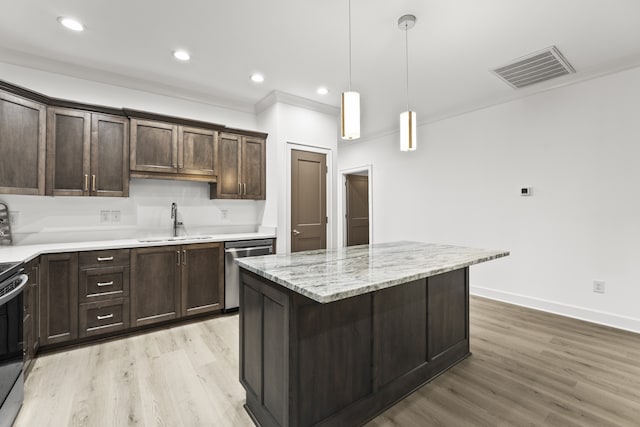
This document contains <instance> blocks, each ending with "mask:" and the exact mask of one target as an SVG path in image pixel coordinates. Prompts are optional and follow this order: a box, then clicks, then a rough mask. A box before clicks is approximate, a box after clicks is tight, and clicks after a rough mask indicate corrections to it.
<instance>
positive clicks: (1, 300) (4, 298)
mask: <svg viewBox="0 0 640 427" xmlns="http://www.w3.org/2000/svg"><path fill="white" fill-rule="evenodd" d="M17 279H20V284H19V285H18V286H16V287H15V288H13V289H12V290H10V291H9V292H8V293H6V294H4V295H2V296H1V297H0V305H3V304H4V303H6V302H8V301H11V299H12V298H13V297H14V296H16V295H18V294H19V293H20V292H22V289H24V287H25V286H26V285H27V282H28V281H29V276H27V275H26V274H21V275H19V276H16V277H15V279H11V280H17ZM5 283H6V282H5Z"/></svg>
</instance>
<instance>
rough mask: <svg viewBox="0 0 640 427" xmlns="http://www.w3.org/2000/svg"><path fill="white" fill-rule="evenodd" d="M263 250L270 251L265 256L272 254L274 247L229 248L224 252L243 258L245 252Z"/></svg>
mask: <svg viewBox="0 0 640 427" xmlns="http://www.w3.org/2000/svg"><path fill="white" fill-rule="evenodd" d="M262 250H268V251H269V252H268V253H266V254H264V255H268V254H272V253H273V246H252V247H250V248H227V249H225V250H224V252H225V253H227V254H235V255H236V256H238V257H241V256H242V255H241V254H242V253H244V252H254V251H262Z"/></svg>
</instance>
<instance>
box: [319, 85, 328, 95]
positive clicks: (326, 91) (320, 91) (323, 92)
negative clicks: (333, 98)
mask: <svg viewBox="0 0 640 427" xmlns="http://www.w3.org/2000/svg"><path fill="white" fill-rule="evenodd" d="M316 92H318V95H326V94H328V93H329V89H327V88H326V87H324V86H320V87H319V88H318V90H317V91H316Z"/></svg>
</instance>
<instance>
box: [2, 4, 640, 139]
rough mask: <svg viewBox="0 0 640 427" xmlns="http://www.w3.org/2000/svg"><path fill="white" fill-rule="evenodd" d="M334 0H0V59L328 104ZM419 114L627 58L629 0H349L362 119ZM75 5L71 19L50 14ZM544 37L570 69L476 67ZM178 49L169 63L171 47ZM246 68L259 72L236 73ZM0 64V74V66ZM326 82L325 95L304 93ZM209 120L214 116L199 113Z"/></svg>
mask: <svg viewBox="0 0 640 427" xmlns="http://www.w3.org/2000/svg"><path fill="white" fill-rule="evenodd" d="M347 5H348V2H347V0H271V1H268V0H229V1H221V0H182V1H175V0H110V1H98V0H91V1H87V0H19V1H17V0H0V6H1V7H0V10H2V14H1V15H0V61H3V62H9V63H16V64H19V65H28V66H35V67H38V68H44V69H49V70H52V71H56V72H63V73H66V74H70V75H75V76H79V77H85V78H87V77H88V78H91V79H94V80H98V81H102V82H105V83H113V84H119V85H123V86H127V87H133V88H138V89H143V90H151V91H156V92H159V93H164V94H174V95H175V94H180V95H182V96H184V97H186V98H191V99H198V100H205V101H207V102H211V103H215V104H218V105H226V106H230V107H232V108H237V109H241V110H252V109H253V107H254V105H255V104H256V103H257V102H258V101H259V100H261V99H262V98H264V97H265V96H266V95H267V94H268V93H270V92H271V91H273V90H277V91H282V92H286V93H289V94H293V95H297V96H300V97H304V98H308V99H311V100H315V101H318V102H321V103H326V104H329V105H333V106H336V107H337V106H339V101H340V93H341V92H342V91H344V90H346V89H347V85H348V73H347V64H348V48H347V46H348V43H347V40H348V38H347V37H348V33H347V28H348V27H347V24H348V21H347ZM406 13H412V14H414V15H416V16H417V18H418V20H417V23H416V26H415V28H414V29H412V30H410V31H409V34H408V36H409V52H410V53H409V55H410V62H409V66H410V87H411V94H410V103H411V107H412V108H411V109H412V110H415V111H417V113H418V120H419V122H425V121H429V120H433V119H436V118H438V117H442V116H446V115H450V114H456V113H460V112H463V111H468V110H471V109H475V108H479V107H482V106H486V105H490V104H494V103H497V102H502V101H505V100H508V99H513V98H515V97H519V96H525V95H527V94H530V93H532V92H536V91H539V90H544V89H548V88H550V87H554V86H557V85H558V84H566V83H568V82H571V81H575V80H581V79H585V78H589V77H592V76H595V75H600V74H603V73H608V72H611V71H616V70H620V69H624V68H629V67H633V66H638V65H640V1H638V0H606V1H605V0H483V1H479V0H456V1H451V0H352V34H353V35H352V37H353V58H352V63H353V90H356V91H359V92H360V93H361V100H362V101H361V102H362V133H363V136H364V137H366V136H372V135H376V134H379V133H381V132H389V131H393V130H394V129H396V127H397V122H398V114H399V113H400V112H401V111H403V110H404V109H405V107H406V104H405V103H406V99H405V62H404V48H405V45H404V42H405V38H404V36H405V35H404V32H403V31H401V30H399V29H398V27H397V19H398V17H400V16H401V15H403V14H406ZM63 15H69V16H74V17H77V18H78V19H79V20H80V21H81V22H83V23H84V24H85V26H86V28H87V29H86V31H85V32H83V33H73V32H71V31H69V30H66V29H64V28H63V27H61V26H60V25H59V24H58V22H57V21H56V18H57V17H58V16H63ZM551 45H556V46H557V47H558V48H559V49H560V51H561V52H562V53H563V54H564V56H565V57H566V58H567V60H568V61H569V62H570V63H571V64H572V65H573V66H574V67H575V69H576V71H577V73H576V74H574V75H571V76H567V77H563V78H559V79H556V80H553V81H550V82H547V83H542V84H539V85H537V86H535V87H530V88H527V89H521V90H514V89H512V88H510V87H509V86H507V85H506V84H505V83H503V82H502V81H500V80H499V79H498V78H497V77H495V76H494V75H493V74H492V73H490V71H489V70H491V69H493V68H495V67H497V66H500V65H504V64H505V63H508V62H510V61H512V60H513V59H516V58H518V57H521V56H523V55H526V54H529V53H531V52H533V51H536V50H540V49H542V48H546V47H548V46H551ZM177 48H184V49H186V50H188V51H189V52H190V53H191V55H192V60H191V61H190V62H189V63H179V62H178V61H176V60H175V59H174V58H173V57H172V56H171V52H172V51H173V50H175V49H177ZM254 71H260V72H262V73H264V75H265V77H266V80H265V82H264V83H262V84H261V85H256V84H254V83H252V82H251V81H250V80H249V76H250V74H251V73H252V72H254ZM1 78H2V76H0V79H1ZM321 85H324V86H327V87H328V88H329V90H330V93H329V95H326V96H320V95H317V94H316V89H317V87H318V86H321ZM212 120H213V121H215V118H212Z"/></svg>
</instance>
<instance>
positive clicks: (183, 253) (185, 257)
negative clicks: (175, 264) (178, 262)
mask: <svg viewBox="0 0 640 427" xmlns="http://www.w3.org/2000/svg"><path fill="white" fill-rule="evenodd" d="M182 265H187V251H186V250H183V251H182Z"/></svg>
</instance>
